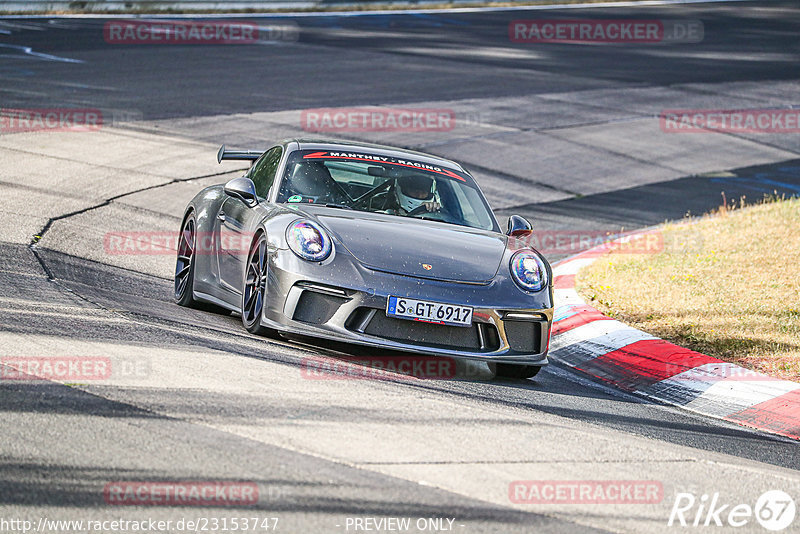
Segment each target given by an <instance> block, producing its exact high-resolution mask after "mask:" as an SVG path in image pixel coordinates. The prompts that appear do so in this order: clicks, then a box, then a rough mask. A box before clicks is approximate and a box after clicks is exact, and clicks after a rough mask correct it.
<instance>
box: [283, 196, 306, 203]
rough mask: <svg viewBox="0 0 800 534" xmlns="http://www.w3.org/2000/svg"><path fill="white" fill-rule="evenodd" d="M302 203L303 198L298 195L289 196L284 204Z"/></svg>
mask: <svg viewBox="0 0 800 534" xmlns="http://www.w3.org/2000/svg"><path fill="white" fill-rule="evenodd" d="M302 201H303V197H301V196H300V195H293V196H290V197H289V198H288V199H287V200H286V202H302Z"/></svg>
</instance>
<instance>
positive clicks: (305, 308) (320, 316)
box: [292, 290, 347, 324]
mask: <svg viewBox="0 0 800 534" xmlns="http://www.w3.org/2000/svg"><path fill="white" fill-rule="evenodd" d="M346 301H347V299H346V298H344V297H336V296H334V295H326V294H324V293H317V292H316V291H309V290H305V291H303V293H302V294H301V295H300V298H299V299H298V301H297V306H296V307H295V309H294V314H293V315H292V319H294V320H295V321H300V322H303V323H309V324H322V323H327V322H328V321H330V319H331V317H333V314H334V313H336V310H338V309H339V307H340V306H341V305H342V304H344V303H345V302H346Z"/></svg>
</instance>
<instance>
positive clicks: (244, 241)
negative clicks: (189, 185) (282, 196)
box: [217, 146, 283, 293]
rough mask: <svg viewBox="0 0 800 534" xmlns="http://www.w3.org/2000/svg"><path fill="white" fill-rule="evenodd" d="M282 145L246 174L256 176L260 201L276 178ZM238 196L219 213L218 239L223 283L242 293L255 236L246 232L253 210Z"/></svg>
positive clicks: (272, 149)
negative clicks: (250, 247)
mask: <svg viewBox="0 0 800 534" xmlns="http://www.w3.org/2000/svg"><path fill="white" fill-rule="evenodd" d="M282 155H283V147H281V146H276V147H273V148H271V149H269V150H267V151H266V152H265V153H264V154H263V155H262V156H261V157H260V158H259V159H258V160H257V161H256V162H255V164H254V165H253V166H252V167H251V168H250V171H248V173H247V174H246V175H245V176H246V177H247V178H250V179H251V180H253V183H254V184H255V186H256V195H257V196H258V201H259V202H265V201H266V199H267V198H268V197H269V191H270V188H271V187H272V184H273V183H274V181H275V172H276V171H277V170H278V164H279V163H280V160H281V156H282ZM254 209H257V208H254V207H250V206H248V205H247V204H245V202H244V201H243V200H241V199H239V198H235V197H228V198H226V199H225V201H224V202H223V203H222V206H221V207H220V210H219V212H218V213H217V221H218V222H219V228H220V240H219V249H218V250H219V253H218V258H219V273H220V279H221V282H222V285H223V286H224V287H226V288H227V289H229V290H231V291H233V292H235V293H241V288H242V280H243V278H242V277H243V273H244V264H245V262H246V261H247V253H248V252H249V250H248V249H249V244H250V241H251V238H252V236H249V235H247V232H249V231H250V230H251V229H250V228H249V225H248V222H249V220H250V217H251V216H252V215H253V210H254Z"/></svg>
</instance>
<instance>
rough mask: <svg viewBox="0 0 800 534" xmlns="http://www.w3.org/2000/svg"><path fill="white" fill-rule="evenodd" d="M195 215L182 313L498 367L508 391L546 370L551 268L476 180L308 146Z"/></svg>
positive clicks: (425, 162)
mask: <svg viewBox="0 0 800 534" xmlns="http://www.w3.org/2000/svg"><path fill="white" fill-rule="evenodd" d="M217 158H218V160H219V161H222V160H223V159H242V160H251V161H252V162H253V163H252V165H251V166H250V169H249V170H248V171H247V173H246V174H245V175H244V176H243V177H241V178H235V179H233V180H231V181H229V182H228V183H226V184H225V185H224V186H223V185H216V186H212V187H208V188H206V189H204V190H202V191H201V192H200V193H198V194H197V196H195V197H194V198H193V199H192V200H191V202H189V205H188V206H187V208H186V212H185V214H184V216H183V222H182V224H181V238H180V242H179V248H178V259H177V265H176V267H175V300H176V301H177V303H178V304H180V305H182V306H192V305H194V304H195V303H197V302H206V303H211V304H215V305H217V306H221V307H223V308H226V309H228V310H231V311H234V312H237V313H241V316H242V322H243V323H244V327H245V328H246V329H247V330H248V331H250V332H252V333H255V334H262V335H266V334H270V333H275V332H277V333H280V334H283V335H289V336H291V335H294V336H297V335H299V336H311V337H315V338H325V339H330V340H334V341H340V342H345V343H355V344H360V345H368V346H372V347H376V348H382V349H393V350H400V351H407V352H414V353H420V354H426V355H441V356H449V357H458V358H471V359H476V360H482V361H485V362H488V363H489V364H490V366H492V367H493V368H494V369H495V372H496V374H497V375H499V376H504V377H514V378H525V377H531V376H534V375H535V374H536V373H537V372H538V371H539V369H540V368H541V367H542V366H543V365H546V364H547V349H548V346H549V341H550V327H551V325H552V320H553V290H552V283H551V278H552V272H551V269H550V265H549V264H548V263H547V261H546V260H545V259H544V257H542V255H541V254H539V253H538V252H537V251H536V250H533V249H532V248H530V247H529V246H526V244H525V240H524V239H520V237H524V235H526V234H527V233H528V232H530V229H531V227H530V224H529V223H528V222H527V221H526V220H525V219H523V218H522V217H518V216H512V217H511V218H510V219H509V223H508V229H507V231H506V232H505V233H503V232H502V231H501V230H500V227H499V226H498V223H497V219H496V218H495V216H494V214H493V213H492V210H491V209H490V208H489V205H488V203H487V202H486V198H485V197H484V196H483V193H481V190H480V189H479V188H478V186H477V184H476V183H475V181H474V179H473V178H472V176H470V174H469V173H468V172H467V171H466V170H464V168H463V167H461V166H460V165H458V164H457V163H454V162H452V161H448V160H445V159H441V158H438V157H435V156H431V155H428V154H422V153H419V152H413V151H408V150H400V149H396V148H391V147H386V146H379V145H371V144H366V143H343V142H335V141H316V140H304V139H293V140H288V141H285V142H283V143H280V144H278V145H276V146H274V147H272V148H270V149H269V150H267V151H266V152H261V151H229V150H226V149H225V146H224V145H223V146H222V147H221V148H220V151H219V153H218V156H217Z"/></svg>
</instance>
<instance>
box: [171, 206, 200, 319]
mask: <svg viewBox="0 0 800 534" xmlns="http://www.w3.org/2000/svg"><path fill="white" fill-rule="evenodd" d="M196 242H197V224H196V222H195V219H194V214H190V215H189V216H188V217H186V220H185V221H184V222H183V227H182V228H181V235H180V238H179V241H178V259H177V261H176V262H175V302H177V303H178V304H179V305H181V306H189V307H195V306H196V305H197V302H196V301H195V300H194V295H193V294H192V286H193V285H194V259H195V245H196Z"/></svg>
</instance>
